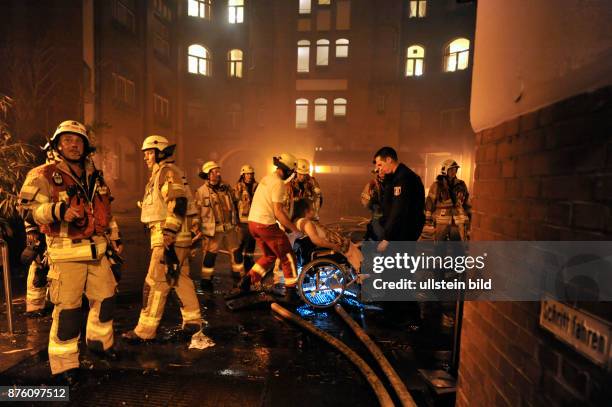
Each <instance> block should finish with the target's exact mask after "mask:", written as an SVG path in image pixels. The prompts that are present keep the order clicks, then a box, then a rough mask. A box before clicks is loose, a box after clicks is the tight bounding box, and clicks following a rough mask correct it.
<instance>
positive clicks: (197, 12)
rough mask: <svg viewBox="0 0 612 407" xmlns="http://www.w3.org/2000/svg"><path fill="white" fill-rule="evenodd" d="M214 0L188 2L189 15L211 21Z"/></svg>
mask: <svg viewBox="0 0 612 407" xmlns="http://www.w3.org/2000/svg"><path fill="white" fill-rule="evenodd" d="M211 8H212V0H188V1H187V15H189V16H192V17H199V18H205V19H207V20H210V16H211Z"/></svg>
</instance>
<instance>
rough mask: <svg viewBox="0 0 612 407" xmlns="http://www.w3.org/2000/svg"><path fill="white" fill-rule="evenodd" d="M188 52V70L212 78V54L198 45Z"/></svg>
mask: <svg viewBox="0 0 612 407" xmlns="http://www.w3.org/2000/svg"><path fill="white" fill-rule="evenodd" d="M188 52H189V57H188V60H187V69H188V70H189V72H190V73H195V74H199V75H204V76H210V74H211V71H210V66H211V65H210V59H211V57H210V52H209V51H208V50H207V49H206V48H204V47H203V46H201V45H198V44H193V45H190V46H189V50H188Z"/></svg>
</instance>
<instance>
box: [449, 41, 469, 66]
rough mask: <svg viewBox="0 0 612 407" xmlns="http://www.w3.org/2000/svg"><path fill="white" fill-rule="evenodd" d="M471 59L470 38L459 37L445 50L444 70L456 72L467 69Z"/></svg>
mask: <svg viewBox="0 0 612 407" xmlns="http://www.w3.org/2000/svg"><path fill="white" fill-rule="evenodd" d="M469 59H470V40H468V39H466V38H457V39H456V40H454V41H453V42H451V43H450V44H448V47H446V50H445V51H444V70H445V71H446V72H455V71H461V70H463V69H467V67H468V64H469Z"/></svg>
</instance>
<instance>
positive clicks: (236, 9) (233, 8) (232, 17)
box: [227, 0, 245, 24]
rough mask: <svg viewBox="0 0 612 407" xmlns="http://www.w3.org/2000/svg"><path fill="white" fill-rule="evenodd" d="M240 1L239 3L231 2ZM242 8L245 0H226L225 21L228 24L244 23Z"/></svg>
mask: <svg viewBox="0 0 612 407" xmlns="http://www.w3.org/2000/svg"><path fill="white" fill-rule="evenodd" d="M232 3H240V4H232ZM244 8H245V0H228V1H227V21H228V23H230V24H243V23H244Z"/></svg>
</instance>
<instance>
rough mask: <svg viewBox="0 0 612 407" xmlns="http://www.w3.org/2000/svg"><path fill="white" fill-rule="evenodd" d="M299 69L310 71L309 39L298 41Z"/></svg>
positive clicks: (300, 70)
mask: <svg viewBox="0 0 612 407" xmlns="http://www.w3.org/2000/svg"><path fill="white" fill-rule="evenodd" d="M297 71H298V72H309V71H310V41H308V40H301V41H298V50H297Z"/></svg>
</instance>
